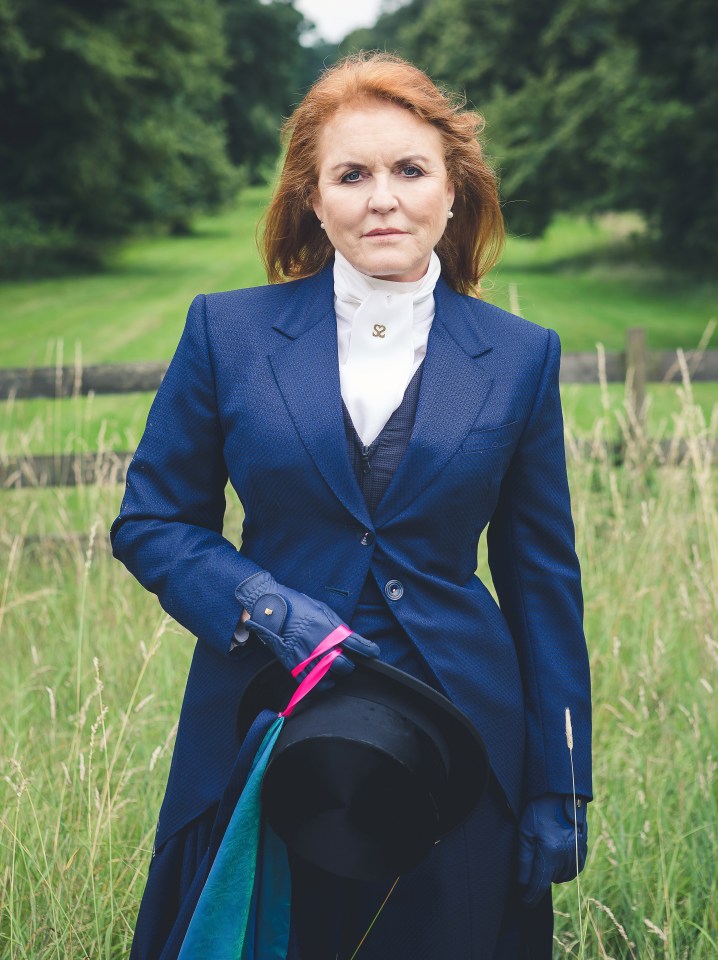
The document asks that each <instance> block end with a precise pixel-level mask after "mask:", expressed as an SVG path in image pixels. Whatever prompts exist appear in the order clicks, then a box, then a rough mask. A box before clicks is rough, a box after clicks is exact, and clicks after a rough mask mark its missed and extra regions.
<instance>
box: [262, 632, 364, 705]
mask: <svg viewBox="0 0 718 960" xmlns="http://www.w3.org/2000/svg"><path fill="white" fill-rule="evenodd" d="M351 633H352V631H351V630H350V629H349V627H347V626H346V625H345V624H341V625H340V626H338V627H335V628H334V630H332V632H331V633H330V634H327V636H326V637H325V638H324V639H323V640H322V641H321V643H319V644H318V645H317V646H316V647H315V648H314V650H313V651H312V652H311V653H310V654H309V656H308V657H307V659H306V660H302V662H301V663H298V664H297V665H296V667H295V668H294V669H293V670H292V676H293V677H297V676H299V674H300V673H301V672H302V670H304V668H305V667H308V666H309V664H310V663H311V662H312V660H316V658H317V657H322V659H321V660H320V661H319V662H318V663H317V664H315V665H314V667H312V669H311V670H310V671H309V673H308V674H307V675H306V677H305V678H304V679H303V680H302V682H301V683H300V684H299V685H298V686H297V689H296V690H295V691H294V694H293V695H292V698H291V700H290V701H289V703H288V704H287V705H286V707H285V708H284V710H282V712H281V713H280V714H279V716H280V717H288V716H289V715H290V713H291V712H292V710H294V708H295V707H296V705H297V704H298V703H299V702H300V701H301V700H303V699H304V697H306V695H307V694H308V693H309V691H310V690H313V689H314V687H316V685H317V684H318V683H319V681H320V680H321V679H322V677H324V676H325V675H326V674H327V673H328V672H329V668H330V667H331V665H332V664H333V663H334V661H335V660H336V658H337V657H340V656H341V650H337V649H336V648H337V647H338V646H339V644H340V643H343V642H344V641H345V640H346V638H347V637H348V636H351ZM327 651H328V652H327ZM322 654H326V656H322Z"/></svg>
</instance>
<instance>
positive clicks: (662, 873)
mask: <svg viewBox="0 0 718 960" xmlns="http://www.w3.org/2000/svg"><path fill="white" fill-rule="evenodd" d="M265 202H266V193H264V192H262V191H254V192H248V193H247V194H246V195H245V196H244V198H243V200H242V203H241V205H240V207H239V208H238V209H237V210H236V211H232V212H230V213H227V214H225V215H223V216H221V217H216V218H212V219H207V220H203V221H201V222H200V223H199V224H198V232H197V234H196V235H195V236H193V237H189V238H183V239H170V238H159V239H158V238H155V239H152V240H146V241H137V242H136V243H134V244H131V245H130V246H128V247H127V248H126V249H125V250H124V252H123V253H122V254H120V255H118V256H117V258H116V259H115V261H113V263H112V265H111V268H110V269H109V270H108V272H107V273H105V274H98V275H95V276H88V277H82V278H78V277H73V278H66V279H62V280H57V279H56V280H48V281H42V282H38V283H23V284H19V283H14V284H3V285H2V292H3V308H4V309H3V319H2V333H1V336H2V363H3V364H4V365H15V364H17V365H24V364H28V363H34V364H45V363H55V362H56V361H57V359H58V353H57V351H58V341H59V342H61V345H62V352H61V356H62V358H63V359H64V360H65V361H68V362H73V361H74V359H75V356H76V352H77V353H79V354H81V358H82V360H83V362H86V363H89V362H112V361H119V360H132V359H142V360H146V359H164V358H167V357H168V356H169V355H170V354H171V352H172V350H173V348H174V345H175V343H176V341H177V338H178V336H179V332H180V329H181V325H182V322H183V319H184V315H185V312H186V309H187V305H188V304H189V302H190V300H191V299H192V297H193V296H194V295H195V293H197V292H198V291H210V290H219V289H228V288H231V287H236V286H243V285H246V284H249V283H258V282H262V273H261V269H260V267H259V262H258V258H257V255H256V252H255V250H254V246H253V236H254V224H255V222H256V219H257V218H258V216H259V214H260V212H261V208H262V206H263V204H264V203H265ZM625 227H626V221H625V220H619V221H615V220H614V221H612V220H604V221H602V222H600V223H589V222H588V221H577V220H568V219H563V220H559V221H558V222H557V223H556V224H555V225H554V227H553V228H552V229H551V231H549V233H548V235H547V236H546V238H545V239H544V240H542V241H540V242H534V241H527V240H515V241H512V242H511V243H510V244H509V247H508V249H507V254H506V257H505V258H504V260H503V262H502V265H501V266H500V267H499V268H498V270H497V271H496V272H495V275H494V277H493V278H492V283H493V287H492V288H491V289H490V290H489V291H488V295H489V296H490V297H491V298H492V299H495V300H496V302H498V303H500V304H501V305H504V306H507V305H508V304H509V284H514V285H515V289H516V291H517V292H518V296H519V300H520V305H521V310H522V312H523V313H524V315H525V316H527V317H530V318H531V319H535V320H537V321H538V322H540V323H544V324H546V325H550V326H552V327H554V328H555V329H557V330H558V331H559V333H560V335H561V337H562V340H563V345H564V350H578V349H593V347H594V345H595V343H596V342H602V343H603V344H604V345H605V346H606V348H607V349H611V348H613V349H619V348H621V346H622V344H623V335H624V329H625V327H627V326H633V325H637V324H639V323H643V324H644V325H645V326H646V328H647V330H648V339H649V345H650V346H652V347H660V346H664V347H675V346H684V347H691V346H694V345H695V344H696V343H697V342H698V340H699V339H700V336H701V334H702V332H703V330H704V328H705V326H706V324H707V322H708V321H709V320H710V318H711V317H712V316H714V315H715V312H716V311H715V305H714V304H715V292H716V290H715V288H711V287H709V286H703V287H694V286H693V285H691V284H690V283H689V282H688V281H682V280H680V278H678V279H677V278H673V277H671V278H670V279H669V278H667V277H665V276H663V275H662V274H661V273H660V272H659V271H656V270H655V269H652V268H649V267H646V266H645V265H641V264H640V262H639V261H638V260H636V259H635V258H632V257H631V256H628V254H629V253H630V252H631V248H630V245H622V243H623V242H622V241H621V240H620V238H617V237H616V233H617V231H618V232H621V231H623V232H625ZM562 393H563V398H564V407H565V414H566V422H567V432H568V438H569V445H570V441H571V439H572V436H573V434H574V433H583V434H590V435H592V436H597V437H599V438H601V437H603V438H609V437H615V436H617V435H619V433H620V430H621V424H622V422H624V421H625V410H624V408H623V404H622V398H623V388H622V386H621V385H611V386H610V387H609V388H608V389H607V390H606V391H605V392H603V393H602V392H601V390H600V388H599V387H597V386H577V385H566V386H565V387H564V388H563V390H562ZM649 398H650V402H651V406H650V409H649V417H648V435H649V436H656V435H661V434H664V433H673V434H676V435H679V436H683V437H684V438H688V439H689V441H690V444H691V451H692V456H691V457H690V458H688V459H687V460H686V461H685V462H683V463H681V464H672V465H669V466H667V467H661V468H658V467H656V466H655V463H654V461H653V460H652V458H651V454H650V447H649V446H646V445H643V444H641V443H639V444H638V445H637V446H634V447H632V448H631V449H630V450H629V457H628V460H627V463H626V465H625V466H624V467H623V468H621V469H617V468H615V467H613V466H612V465H611V464H610V463H609V462H607V461H601V460H599V461H595V460H588V459H584V458H582V456H581V455H580V454H575V453H574V455H572V456H571V459H570V462H569V463H570V466H569V470H570V481H571V490H572V505H573V512H574V520H575V524H576V535H577V550H578V554H579V558H580V561H581V567H582V571H583V579H584V593H585V606H586V633H587V637H588V641H589V649H590V654H591V662H592V672H593V691H594V704H595V735H594V744H595V758H594V760H595V780H596V800H595V802H594V803H593V804H592V806H591V808H590V813H589V822H590V841H591V843H590V846H591V852H590V857H589V862H588V865H587V867H586V870H585V872H584V873H583V875H582V878H581V887H580V893H579V891H577V888H576V885H575V884H570V885H567V886H564V887H561V888H558V889H557V891H556V894H557V895H556V898H555V906H556V950H555V956H556V957H564V956H570V957H583V958H585V960H609V958H616V960H618V958H621V960H623V958H636V960H659V958H660V960H713V958H715V957H716V956H717V955H718V917H717V915H716V904H718V874H716V870H715V863H716V861H717V860H718V827H717V824H718V733H717V731H718V696H716V691H717V690H718V646H717V644H718V632H717V630H716V624H717V623H718V513H717V511H716V504H717V503H718V496H717V495H718V490H716V474H715V465H712V464H711V463H710V462H709V461H708V460H707V459H706V458H705V455H704V453H703V452H702V450H703V448H702V446H701V439H700V438H701V437H702V436H704V435H705V434H706V433H707V432H711V433H712V435H713V436H716V434H718V406H716V401H717V400H718V387H717V386H716V385H715V384H694V385H693V387H692V390H691V389H690V387H689V385H685V386H683V385H680V386H675V385H662V386H658V385H653V386H651V388H650V391H649ZM150 399H151V398H150V396H149V395H144V394H140V395H133V396H124V397H94V398H77V399H71V400H66V401H59V402H55V401H45V400H38V401H22V402H20V401H18V402H14V403H13V402H12V401H9V402H7V403H5V404H2V405H0V459H2V458H4V457H8V456H10V455H12V454H16V453H19V452H34V453H60V452H64V451H71V450H95V449H110V448H115V449H119V448H132V447H133V446H134V444H135V443H136V441H137V439H138V438H139V436H140V434H141V431H142V427H143V424H144V419H145V416H146V411H147V407H148V405H149V402H150ZM711 416H713V423H712V426H708V425H707V422H708V421H710V418H711ZM120 497H121V491H120V489H119V488H117V487H102V486H89V487H84V488H79V489H77V488H76V489H54V490H53V489H49V490H47V489H46V490H18V491H15V490H12V491H3V493H2V498H1V503H2V510H1V511H0V644H1V649H2V652H3V655H4V662H3V681H4V682H3V684H2V685H0V758H1V761H0V762H1V764H2V772H3V779H2V780H0V960H6V958H7V960H51V958H55V960H116V958H118V957H122V956H126V955H127V952H128V945H129V942H130V938H131V931H132V927H133V924H134V921H135V916H136V911H137V906H138V903H139V898H140V896H141V892H142V888H143V885H144V878H145V875H146V870H147V865H148V861H149V855H150V850H151V846H152V837H153V831H154V824H155V818H156V815H157V811H158V808H159V804H160V801H161V797H162V791H163V788H164V783H165V780H166V776H167V771H168V766H169V759H170V754H171V748H172V743H173V737H174V730H175V725H176V721H177V717H178V712H179V706H180V702H181V697H182V692H183V689H184V683H185V679H186V671H187V668H188V665H189V661H190V657H191V652H192V638H191V637H189V636H188V635H187V634H186V633H185V631H184V630H182V629H181V628H180V627H178V626H177V625H175V624H173V623H171V622H169V621H167V620H166V618H165V617H164V616H163V615H162V613H161V611H160V610H159V608H158V606H157V604H156V601H155V600H154V598H152V597H150V596H149V595H148V594H146V593H144V591H143V590H142V589H141V588H140V587H139V586H138V584H136V583H135V582H134V581H133V580H132V579H131V577H130V576H129V575H128V574H127V573H126V572H125V571H124V570H123V569H122V568H121V567H120V566H119V564H117V563H115V562H114V561H113V560H112V559H111V556H110V554H109V550H108V547H107V536H108V529H109V524H110V523H111V521H112V519H113V518H114V516H115V514H116V513H117V510H118V508H119V501H120ZM241 520H242V512H241V507H240V505H239V504H238V503H237V501H236V498H232V497H230V500H229V508H228V515H227V524H226V533H227V536H228V537H229V538H230V539H231V540H233V541H234V542H238V539H239V535H240V529H241ZM91 528H92V529H93V530H94V538H90V539H91V541H92V550H91V551H90V552H89V553H88V552H87V550H88V534H89V532H90V530H91ZM78 534H79V536H78ZM48 538H49V539H48ZM478 569H479V573H480V575H481V576H482V578H484V579H485V580H486V581H487V582H489V574H488V567H487V561H486V554H485V544H484V541H483V540H482V543H481V544H480V549H479V557H478ZM579 909H580V910H581V914H582V918H583V921H584V928H585V931H586V932H585V942H584V944H583V949H582V948H581V944H580V943H579V942H578V930H579V924H578V910H579ZM359 960H361V954H360V955H359Z"/></svg>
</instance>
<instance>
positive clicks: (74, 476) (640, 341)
mask: <svg viewBox="0 0 718 960" xmlns="http://www.w3.org/2000/svg"><path fill="white" fill-rule="evenodd" d="M684 357H685V363H686V367H687V370H688V372H689V374H690V377H691V380H693V381H698V380H713V381H715V380H718V350H701V349H698V350H687V351H685V353H684ZM600 359H601V358H600V356H599V354H597V353H596V352H589V351H587V352H583V353H565V354H563V356H562V358H561V373H560V379H561V382H562V383H598V382H600V379H601V377H602V376H605V379H606V381H607V382H609V383H616V382H623V383H626V385H627V388H628V398H629V403H630V405H631V407H632V413H633V418H635V422H638V423H640V422H641V420H642V417H643V413H644V410H645V391H646V383H648V382H669V381H677V380H680V379H681V378H682V376H683V373H682V370H681V364H680V361H679V358H678V354H677V352H676V351H674V350H650V351H649V350H648V348H647V343H646V335H645V331H644V330H643V328H642V327H633V328H630V329H629V330H627V332H626V348H625V350H620V351H606V353H605V354H604V356H603V362H602V366H603V370H602V371H601V370H600V369H599V361H600ZM166 370H167V364H166V363H118V364H106V365H100V366H87V367H80V366H78V367H73V366H65V367H41V368H35V369H32V368H18V369H12V368H0V400H8V399H18V400H20V399H30V398H36V397H47V398H52V399H61V398H67V397H74V396H83V395H88V394H124V393H137V392H146V391H154V390H156V389H157V387H158V386H159V385H160V383H161V382H162V377H163V376H164V374H165V371H166ZM661 446H662V447H663V448H665V450H666V451H670V450H671V449H672V448H671V443H670V441H662V443H661ZM609 455H610V456H611V457H612V458H613V459H614V460H615V461H616V462H620V460H621V457H622V455H623V449H622V444H620V443H617V444H614V445H612V448H611V450H610V451H609ZM131 459H132V452H131V451H130V452H99V453H75V454H67V455H60V454H57V455H54V454H48V455H36V456H23V457H13V458H7V459H6V460H5V461H4V462H3V461H1V460H0V488H13V487H26V486H74V485H79V484H89V483H122V482H124V477H125V471H126V469H127V465H128V463H129V461H130V460H131Z"/></svg>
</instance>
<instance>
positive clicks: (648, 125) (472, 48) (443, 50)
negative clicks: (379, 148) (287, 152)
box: [342, 0, 718, 267]
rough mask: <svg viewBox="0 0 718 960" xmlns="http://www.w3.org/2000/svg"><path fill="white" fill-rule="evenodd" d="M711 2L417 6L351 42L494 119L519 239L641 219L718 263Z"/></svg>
mask: <svg viewBox="0 0 718 960" xmlns="http://www.w3.org/2000/svg"><path fill="white" fill-rule="evenodd" d="M715 12H716V11H715V5H714V4H713V2H712V0H690V2H689V3H686V2H685V0H480V2H476V0H413V2H411V3H409V4H408V5H407V6H405V7H403V8H401V9H399V10H397V11H395V12H393V13H390V14H387V15H385V16H383V17H381V18H380V19H379V21H378V23H377V25H376V27H375V28H374V29H373V30H371V31H366V30H364V31H357V32H356V33H355V34H351V35H350V36H349V37H348V38H347V39H346V40H345V41H344V43H343V45H342V49H343V50H344V51H345V52H348V51H350V50H352V49H356V48H358V47H360V46H361V47H365V48H366V47H380V48H385V49H389V50H396V51H397V52H399V53H402V54H404V55H405V56H407V57H409V59H411V60H413V61H414V62H416V63H417V64H419V65H420V66H421V67H423V68H424V69H426V70H428V72H429V73H430V74H431V75H432V76H433V77H434V78H436V79H439V80H443V81H444V82H446V83H447V84H448V85H449V86H451V87H453V88H454V89H456V88H457V87H458V88H459V89H462V88H463V89H464V90H465V91H466V93H467V95H468V97H469V99H470V100H471V101H472V102H473V103H474V104H476V105H477V106H478V107H479V108H480V109H481V110H482V111H483V112H484V114H485V115H486V117H487V120H488V126H487V131H486V132H487V140H488V148H489V151H490V152H491V153H492V154H493V156H494V158H495V159H496V161H497V164H498V166H499V168H500V171H501V175H502V194H503V199H504V212H505V215H506V218H507V220H508V223H509V226H510V228H511V229H512V230H513V231H514V232H516V233H536V232H540V231H541V230H543V229H544V227H545V226H546V225H547V224H548V222H549V221H550V219H551V217H552V216H553V215H554V214H555V213H557V212H560V211H567V210H569V211H582V212H587V213H597V212H602V211H608V210H637V211H639V212H640V213H642V214H643V216H644V218H645V220H646V224H647V226H648V228H649V231H650V235H651V236H652V238H653V239H654V241H655V242H656V245H657V247H658V249H659V251H660V252H661V253H663V254H665V255H666V256H667V257H669V258H670V259H672V260H675V259H678V260H680V261H681V262H682V263H683V264H689V265H703V266H704V267H705V266H708V267H711V266H714V265H715V262H716V257H717V256H718V121H717V120H716V118H717V117H718V83H717V82H716V81H717V78H718V26H717V24H718V18H716V15H715Z"/></svg>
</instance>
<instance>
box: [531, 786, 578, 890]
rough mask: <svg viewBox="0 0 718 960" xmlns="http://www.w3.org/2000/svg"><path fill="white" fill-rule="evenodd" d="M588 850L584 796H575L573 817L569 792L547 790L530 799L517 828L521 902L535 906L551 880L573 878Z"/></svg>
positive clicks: (558, 881) (563, 881)
mask: <svg viewBox="0 0 718 960" xmlns="http://www.w3.org/2000/svg"><path fill="white" fill-rule="evenodd" d="M587 850H588V824H587V822H586V801H585V799H584V798H583V797H577V798H576V808H575V817H574V804H573V797H572V796H571V795H570V794H568V795H564V794H560V793H547V794H545V796H543V797H538V799H536V800H531V801H530V802H529V804H528V805H527V807H526V809H525V810H524V814H523V816H522V818H521V826H520V828H519V875H518V880H519V884H520V885H521V886H522V887H523V892H522V895H521V899H522V901H523V903H525V904H526V906H528V907H535V906H537V905H538V903H539V901H540V900H542V899H543V897H544V896H545V895H546V893H548V891H549V890H550V888H551V884H552V883H565V882H566V881H567V880H573V879H574V877H576V876H577V875H578V874H579V873H580V872H581V870H583V866H584V864H585V862H586V853H587ZM577 855H578V862H576V860H577Z"/></svg>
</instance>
